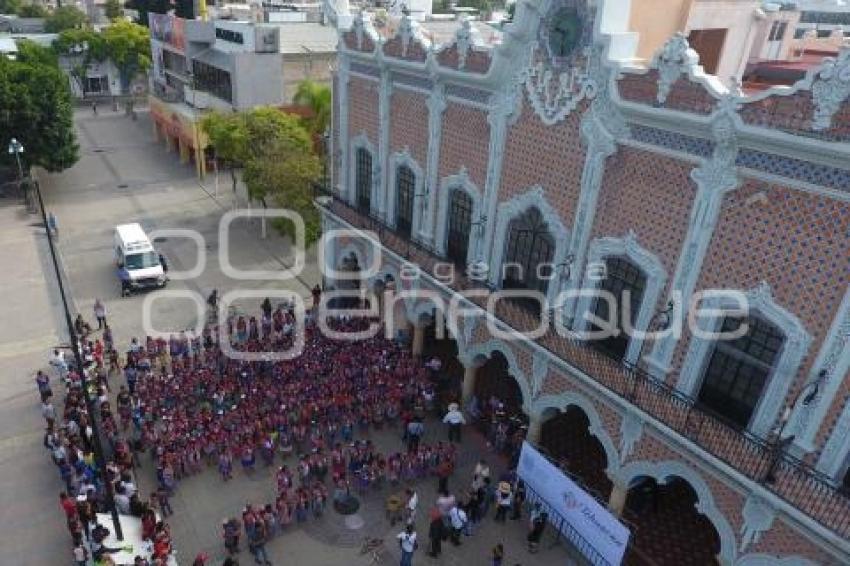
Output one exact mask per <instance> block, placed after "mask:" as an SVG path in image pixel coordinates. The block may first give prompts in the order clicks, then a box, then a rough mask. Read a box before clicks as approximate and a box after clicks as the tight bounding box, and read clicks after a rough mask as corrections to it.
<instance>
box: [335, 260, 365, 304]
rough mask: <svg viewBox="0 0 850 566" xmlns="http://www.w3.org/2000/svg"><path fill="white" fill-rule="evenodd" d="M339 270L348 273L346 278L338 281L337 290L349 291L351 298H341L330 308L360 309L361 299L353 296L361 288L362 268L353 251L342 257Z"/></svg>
mask: <svg viewBox="0 0 850 566" xmlns="http://www.w3.org/2000/svg"><path fill="white" fill-rule="evenodd" d="M337 270H338V271H341V272H344V273H346V276H345V277H344V278H340V279H337V280H336V288H337V290H339V291H348V292H349V295H350V296H345V297H339V298H337V299H335V300H332V301H331V304H330V305H329V306H330V307H331V308H339V309H356V308H359V307H360V299H359V298H358V297H355V296H354V295H353V292H354V291H359V290H360V286H361V280H360V279H361V278H360V271H361V268H360V260H358V259H357V254H356V253H354V252H353V251H352V252H348V253H347V254H346V255H344V256H342V258H341V259H340V261H339V266H338V267H337Z"/></svg>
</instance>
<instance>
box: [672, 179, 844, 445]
mask: <svg viewBox="0 0 850 566" xmlns="http://www.w3.org/2000/svg"><path fill="white" fill-rule="evenodd" d="M759 193H763V194H764V196H765V197H766V198H765V199H760V198H757V199H752V197H754V196H757V195H759ZM848 249H850V203H847V202H842V201H838V200H835V199H832V198H829V197H827V196H822V195H814V194H811V193H806V192H803V191H800V190H795V189H791V188H788V187H781V186H776V185H767V184H765V183H761V182H757V181H752V180H750V181H747V182H745V184H744V185H743V186H742V187H741V188H740V189H738V190H735V191H732V192H731V193H729V194H728V195H727V196H726V198H725V200H724V202H723V206H722V209H721V212H720V218H719V219H718V223H717V228H716V229H715V231H714V236H713V237H712V240H711V244H710V245H709V249H708V252H707V255H706V259H705V262H704V264H703V269H702V272H701V274H700V278H699V281H698V283H697V287H696V288H697V289H698V290H700V289H741V290H747V289H751V288H753V287H756V286H757V285H759V284H760V283H761V282H762V281H767V283H768V284H770V288H771V290H772V292H773V297H774V299H775V300H776V302H777V303H778V304H780V305H782V306H783V307H784V308H785V309H787V310H788V311H790V312H792V313H794V314H795V315H796V316H797V317H798V318H799V319H800V321H801V322H802V323H803V324H804V325H805V327H806V329H807V330H808V332H809V333H810V334H811V335H812V342H811V345H810V346H809V350H808V355H807V356H806V357H805V358H804V360H803V362H802V364H801V367H800V371H799V372H798V374H797V376H796V378H795V382H794V384H793V386H792V387H791V392H792V394H793V393H794V391H795V390H796V388H797V387H799V385H800V383H801V380H802V379H804V378H805V376H806V375H808V372H809V370H810V367H811V364H812V362H813V360H814V358H815V357H816V355H817V352H818V350H819V349H820V347H821V344H822V341H823V338H824V336H825V334H826V332H827V331H828V329H829V326H830V324H831V323H832V320H833V318H834V316H835V313H836V311H837V310H838V306H839V304H840V303H841V300H842V298H843V294H844V289H846V288H847V284H848V279H850V254H848V253H847V250H848ZM688 346H689V335H688V333H687V330H686V331H685V333H684V335H683V337H682V340H681V341H680V344H679V347H678V349H677V352H676V355H675V357H674V360H673V368H674V372H673V373H674V375H675V374H677V373H678V370H679V369H680V368H681V366H682V363H683V360H684V357H685V355H686V354H687V350H688ZM848 393H850V382H847V381H846V380H845V383H844V385H843V387H842V389H841V390H840V391H839V392H838V394H837V395H836V399H837V400H839V402H840V401H841V400H843V399H844V398H845V397H846V395H847V394H848ZM838 405H839V404H838V403H837V404H836V406H834V407H832V409H831V411H830V413H829V418H828V419H827V422H826V423H825V428H824V430H822V431H821V434H820V436H819V437H818V442H822V441H823V436H824V434H825V432H827V431H829V430H830V429H831V428H832V426H833V425H834V421H835V419H836V418H837V416H838V411H840V409H841V407H840V406H838Z"/></svg>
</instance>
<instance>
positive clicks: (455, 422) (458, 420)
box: [443, 403, 466, 442]
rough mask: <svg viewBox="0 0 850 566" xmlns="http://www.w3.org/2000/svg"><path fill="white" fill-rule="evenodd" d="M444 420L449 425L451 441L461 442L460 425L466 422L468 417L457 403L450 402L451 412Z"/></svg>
mask: <svg viewBox="0 0 850 566" xmlns="http://www.w3.org/2000/svg"><path fill="white" fill-rule="evenodd" d="M443 422H444V423H446V424H447V425H449V442H452V441H456V442H460V427H461V426H462V425H465V424H466V419H465V418H463V413H461V412H460V408H459V407H458V404H457V403H451V404H449V412H448V413H446V416H445V417H443Z"/></svg>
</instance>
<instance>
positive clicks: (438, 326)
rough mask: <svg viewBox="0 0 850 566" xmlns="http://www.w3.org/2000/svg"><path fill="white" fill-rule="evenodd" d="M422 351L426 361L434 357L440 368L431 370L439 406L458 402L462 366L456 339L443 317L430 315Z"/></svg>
mask: <svg viewBox="0 0 850 566" xmlns="http://www.w3.org/2000/svg"><path fill="white" fill-rule="evenodd" d="M435 314H436V312H435ZM422 352H423V356H424V358H425V359H426V360H427V361H428V362H431V361H432V360H433V359H434V358H437V359H438V360H439V366H440V369H439V370H438V371H433V372H432V377H433V379H434V383H435V385H436V387H437V396H438V399H439V401H440V404H441V406H442V407H445V406H446V405H448V403H451V402H460V391H461V385H462V383H463V372H464V368H463V364H461V363H460V360H459V359H458V357H457V356H458V343H457V340H455V338H454V336H452V333H451V331H450V330H449V327H448V324H447V323H446V320H445V317H443V316H432V317H431V322H430V324H428V326H426V327H425V344H424V347H423V350H422Z"/></svg>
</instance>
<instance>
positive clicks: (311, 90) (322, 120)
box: [293, 79, 333, 138]
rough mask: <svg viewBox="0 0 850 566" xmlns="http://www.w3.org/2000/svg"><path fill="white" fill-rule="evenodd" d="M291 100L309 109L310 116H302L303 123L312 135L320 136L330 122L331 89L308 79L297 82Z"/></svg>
mask: <svg viewBox="0 0 850 566" xmlns="http://www.w3.org/2000/svg"><path fill="white" fill-rule="evenodd" d="M293 102H294V103H295V104H297V105H299V106H305V107H307V108H309V109H310V110H311V114H312V115H311V116H308V117H305V118H303V122H304V125H305V126H306V127H307V129H308V130H309V131H310V133H311V134H313V136H316V137H317V138H321V136H323V135H324V134H325V131H327V129H328V127H329V126H330V123H331V106H332V105H333V102H332V98H331V89H330V88H329V87H328V86H327V85H324V84H319V83H317V82H314V81H311V80H309V79H307V80H303V81H301V82H300V83H298V90H296V91H295V96H294V97H293Z"/></svg>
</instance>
